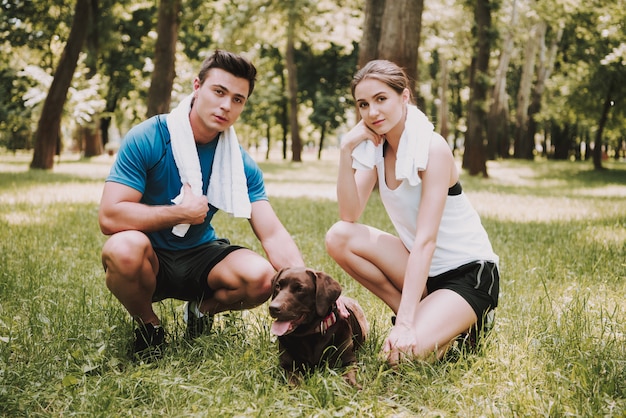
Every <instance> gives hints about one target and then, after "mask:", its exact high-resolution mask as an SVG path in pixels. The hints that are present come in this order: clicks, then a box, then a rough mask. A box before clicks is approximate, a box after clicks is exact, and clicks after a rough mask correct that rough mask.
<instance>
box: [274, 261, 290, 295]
mask: <svg viewBox="0 0 626 418" xmlns="http://www.w3.org/2000/svg"><path fill="white" fill-rule="evenodd" d="M286 269H287V268H286V267H283V268H282V269H280V270H278V272H277V273H276V274H275V275H274V277H272V299H274V298H275V297H276V293H277V292H276V282H277V281H278V278H279V277H280V275H281V274H283V272H284V271H285V270H286Z"/></svg>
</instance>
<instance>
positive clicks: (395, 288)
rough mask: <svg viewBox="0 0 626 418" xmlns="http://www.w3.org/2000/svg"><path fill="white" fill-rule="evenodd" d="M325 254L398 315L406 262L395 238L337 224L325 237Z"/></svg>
mask: <svg viewBox="0 0 626 418" xmlns="http://www.w3.org/2000/svg"><path fill="white" fill-rule="evenodd" d="M326 251H327V252H328V254H329V255H330V256H331V257H332V258H333V259H334V260H335V261H336V262H337V264H339V265H340V266H341V268H342V269H344V270H345V271H346V272H347V273H348V274H349V275H350V276H352V277H353V278H354V279H355V280H356V281H358V282H359V283H361V284H362V285H363V286H364V287H365V288H366V289H368V290H369V291H370V292H372V293H373V294H375V295H376V296H378V297H379V298H380V299H381V300H383V301H384V302H385V303H386V304H387V305H388V306H389V307H390V308H391V309H392V310H393V311H394V312H397V311H398V306H400V298H401V297H402V294H401V290H402V286H403V283H404V272H405V271H406V265H407V262H408V258H409V252H408V251H407V249H406V248H405V247H404V245H403V244H402V241H400V239H399V238H397V237H395V236H393V235H391V234H389V233H386V232H383V231H381V230H379V229H376V228H373V227H370V226H367V225H362V224H357V223H351V222H344V221H339V222H337V223H336V224H334V225H333V226H332V227H331V228H330V229H329V230H328V232H327V233H326Z"/></svg>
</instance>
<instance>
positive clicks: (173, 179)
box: [106, 115, 267, 250]
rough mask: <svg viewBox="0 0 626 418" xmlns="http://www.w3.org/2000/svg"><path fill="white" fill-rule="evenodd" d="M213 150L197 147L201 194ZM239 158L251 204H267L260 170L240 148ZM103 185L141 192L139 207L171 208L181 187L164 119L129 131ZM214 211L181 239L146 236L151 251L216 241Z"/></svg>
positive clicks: (154, 119)
mask: <svg viewBox="0 0 626 418" xmlns="http://www.w3.org/2000/svg"><path fill="white" fill-rule="evenodd" d="M216 147H217V141H211V142H209V143H208V144H206V145H197V148H198V157H199V159H200V169H201V171H202V182H203V191H202V192H203V193H204V194H206V192H207V188H208V185H209V181H210V179H211V171H212V166H213V158H214V157H215V148H216ZM240 148H241V147H240ZM241 155H242V158H243V165H244V171H245V174H246V178H247V183H248V196H249V197H250V202H255V201H258V200H267V194H266V193H265V184H264V183H263V173H262V172H261V169H260V168H259V166H258V165H257V164H256V162H255V161H254V160H253V159H252V157H250V155H249V154H248V153H247V152H246V151H245V150H244V149H243V148H241ZM106 181H112V182H116V183H121V184H124V185H126V186H129V187H132V188H133V189H135V190H137V191H139V192H141V193H142V195H143V196H142V197H141V203H144V204H146V205H153V206H157V205H173V203H172V199H174V198H175V197H176V196H178V194H179V193H180V189H181V187H182V183H181V181H180V174H179V173H178V168H177V167H176V162H175V161H174V156H173V154H172V146H171V142H170V134H169V131H168V129H167V122H166V118H165V115H157V116H154V117H151V118H150V119H148V120H146V121H144V122H142V123H140V124H138V125H136V126H134V127H133V128H132V129H131V130H130V131H128V134H127V135H126V136H125V138H124V140H123V141H122V143H121V145H120V149H119V152H118V154H117V158H116V160H115V163H114V164H113V166H112V167H111V172H110V173H109V176H108V177H107V179H106ZM217 211H218V209H217V208H215V207H213V206H212V205H209V211H208V213H207V217H206V219H205V220H204V222H203V223H202V224H200V225H192V226H191V227H190V228H189V231H188V232H187V234H185V236H184V237H178V236H176V235H174V234H172V230H171V228H168V229H165V230H161V231H156V232H148V233H147V235H148V237H149V238H150V241H151V243H152V246H153V247H154V248H160V249H166V250H181V249H188V248H194V247H197V246H198V245H202V244H205V243H207V242H210V241H213V240H216V239H217V238H218V237H217V235H216V234H215V230H214V229H213V226H212V225H211V219H213V215H215V213H216V212H217Z"/></svg>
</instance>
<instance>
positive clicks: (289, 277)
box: [269, 267, 369, 387]
mask: <svg viewBox="0 0 626 418" xmlns="http://www.w3.org/2000/svg"><path fill="white" fill-rule="evenodd" d="M272 285H273V292H272V301H271V303H270V305H269V311H270V315H271V316H272V317H273V318H275V319H276V321H275V322H274V323H273V324H272V334H274V335H276V336H278V343H279V346H280V351H281V354H280V365H281V367H283V368H284V369H285V370H286V371H287V374H288V376H289V381H290V382H291V383H296V382H297V376H296V373H297V372H303V371H305V370H307V369H313V368H315V367H317V366H319V365H320V364H322V363H323V362H328V364H329V365H330V366H331V367H347V368H348V369H347V370H346V372H345V373H344V378H345V380H346V381H347V382H348V383H350V384H351V385H353V386H357V387H358V384H357V382H356V370H355V367H354V366H355V365H356V356H355V354H354V353H355V350H356V349H357V348H358V347H360V346H361V345H362V344H363V342H364V341H365V338H366V337H367V334H368V332H369V324H368V323H367V320H366V319H365V314H364V313H363V310H362V309H361V307H360V306H359V304H358V303H357V302H356V301H355V300H353V299H350V298H346V297H343V298H342V301H343V302H344V304H345V306H346V308H347V309H348V311H349V313H350V316H349V317H348V318H342V317H341V316H340V314H339V312H338V310H337V304H336V301H337V299H338V298H339V295H340V294H341V285H340V284H339V283H338V282H337V281H336V280H334V279H333V278H332V277H330V276H329V275H328V274H326V273H323V272H321V271H314V270H311V269H309V268H304V267H296V268H285V269H282V270H280V271H279V272H278V273H277V274H276V276H274V279H273V280H272Z"/></svg>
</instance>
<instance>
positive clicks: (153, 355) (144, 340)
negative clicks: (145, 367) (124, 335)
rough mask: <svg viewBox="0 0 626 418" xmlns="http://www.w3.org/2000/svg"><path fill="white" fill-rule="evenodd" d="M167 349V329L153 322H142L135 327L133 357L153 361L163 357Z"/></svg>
mask: <svg viewBox="0 0 626 418" xmlns="http://www.w3.org/2000/svg"><path fill="white" fill-rule="evenodd" d="M164 349H165V329H164V328H163V327H161V326H156V327H155V326H154V325H152V324H140V325H139V326H138V327H137V328H135V344H134V346H133V357H134V358H135V359H136V360H142V361H145V362H151V361H154V360H158V359H160V358H162V357H163V351H164Z"/></svg>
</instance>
